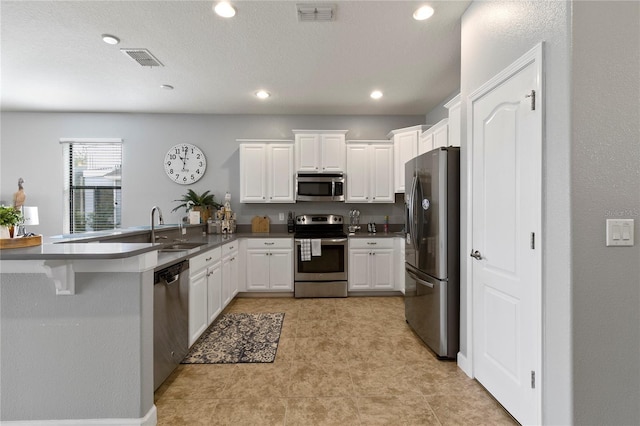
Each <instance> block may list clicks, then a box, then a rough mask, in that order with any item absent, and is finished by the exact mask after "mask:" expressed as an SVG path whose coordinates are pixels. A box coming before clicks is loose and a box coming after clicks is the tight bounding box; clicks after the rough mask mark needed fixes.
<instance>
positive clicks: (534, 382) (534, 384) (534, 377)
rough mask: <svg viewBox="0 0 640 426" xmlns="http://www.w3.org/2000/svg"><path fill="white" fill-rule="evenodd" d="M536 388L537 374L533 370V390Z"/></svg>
mask: <svg viewBox="0 0 640 426" xmlns="http://www.w3.org/2000/svg"><path fill="white" fill-rule="evenodd" d="M535 388H536V372H535V371H533V370H531V389H535Z"/></svg>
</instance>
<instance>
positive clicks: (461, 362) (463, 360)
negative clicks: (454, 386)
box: [457, 352, 473, 379]
mask: <svg viewBox="0 0 640 426" xmlns="http://www.w3.org/2000/svg"><path fill="white" fill-rule="evenodd" d="M457 361H458V367H459V368H460V370H462V371H464V374H466V375H467V376H469V377H470V378H472V379H473V370H472V369H471V363H470V362H469V360H468V359H467V357H466V356H465V355H464V354H463V353H462V352H458V357H457Z"/></svg>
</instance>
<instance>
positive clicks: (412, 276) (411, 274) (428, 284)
mask: <svg viewBox="0 0 640 426" xmlns="http://www.w3.org/2000/svg"><path fill="white" fill-rule="evenodd" d="M407 272H408V273H409V275H410V276H411V278H413V279H414V280H416V282H418V283H419V284H422V285H426V286H427V287H430V288H433V284H431V283H430V282H427V281H425V280H421V279H420V278H418V277H417V276H416V274H414V273H413V272H411V271H407Z"/></svg>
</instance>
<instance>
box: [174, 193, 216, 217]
mask: <svg viewBox="0 0 640 426" xmlns="http://www.w3.org/2000/svg"><path fill="white" fill-rule="evenodd" d="M210 192H211V191H205V192H203V193H202V194H200V195H198V194H197V193H196V192H195V191H194V190H193V189H189V190H188V191H187V193H186V194H185V195H183V196H182V198H180V199H179V200H174V201H180V202H181V203H182V204H180V205H179V206H177V207H176V208H175V209H173V210H171V211H173V212H175V211H177V210H179V209H181V208H184V209H185V210H186V211H187V212H188V211H189V210H195V211H199V212H200V220H201V222H202V223H206V222H207V219H209V217H210V216H211V213H212V212H211V209H212V208H213V209H214V210H218V209H219V208H220V207H222V204H219V203H216V200H215V196H214V195H213V194H210Z"/></svg>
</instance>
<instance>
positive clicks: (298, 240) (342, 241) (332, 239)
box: [295, 238, 347, 243]
mask: <svg viewBox="0 0 640 426" xmlns="http://www.w3.org/2000/svg"><path fill="white" fill-rule="evenodd" d="M303 239H304V240H322V242H323V243H324V242H328V243H345V242H347V239H346V238H303ZM303 239H298V238H296V239H295V242H296V243H300V242H302V240H303Z"/></svg>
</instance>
